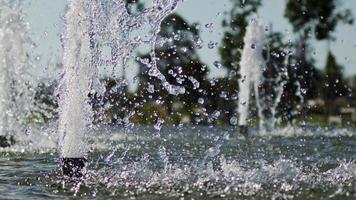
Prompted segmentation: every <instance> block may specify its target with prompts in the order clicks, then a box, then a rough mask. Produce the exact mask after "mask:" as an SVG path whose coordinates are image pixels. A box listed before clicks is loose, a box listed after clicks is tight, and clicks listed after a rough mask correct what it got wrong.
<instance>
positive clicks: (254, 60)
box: [238, 18, 288, 132]
mask: <svg viewBox="0 0 356 200" xmlns="http://www.w3.org/2000/svg"><path fill="white" fill-rule="evenodd" d="M265 31H266V30H265V28H264V27H263V25H262V23H261V21H260V20H259V18H256V19H253V20H252V21H251V22H250V24H249V25H248V27H247V28H246V35H245V38H244V43H245V46H244V49H243V51H242V57H241V62H240V74H241V78H240V80H239V87H240V93H239V104H238V112H239V115H240V118H239V126H240V128H241V132H247V119H248V112H249V103H250V98H251V91H252V90H253V91H254V96H255V101H256V107H257V111H258V117H259V127H260V129H261V130H262V131H270V130H272V129H273V128H274V126H275V124H276V121H277V120H276V108H277V106H278V104H279V103H280V100H281V97H282V94H283V91H284V86H285V84H286V80H287V79H288V73H287V70H286V68H285V67H286V66H287V65H288V55H287V56H286V58H285V63H283V64H282V65H283V66H278V64H277V63H274V62H273V61H272V62H271V63H269V64H267V63H268V62H269V61H270V60H269V58H270V57H269V54H270V52H268V51H267V60H266V59H265V58H264V57H263V51H264V48H263V47H264V46H265V45H266V43H267V38H266V35H265Z"/></svg>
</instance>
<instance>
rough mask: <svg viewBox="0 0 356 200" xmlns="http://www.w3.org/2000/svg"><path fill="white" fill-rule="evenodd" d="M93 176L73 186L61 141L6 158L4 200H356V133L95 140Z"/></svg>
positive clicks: (113, 135) (186, 132) (38, 138)
mask: <svg viewBox="0 0 356 200" xmlns="http://www.w3.org/2000/svg"><path fill="white" fill-rule="evenodd" d="M90 141H91V142H90V143H91V146H92V147H91V148H90V154H89V161H90V162H89V163H88V166H87V168H86V175H85V176H84V177H82V178H78V179H65V178H63V177H62V176H61V173H60V170H59V164H58V163H59V162H58V161H59V159H58V154H57V153H56V152H57V151H56V147H57V145H56V144H57V141H56V139H55V138H54V137H51V134H49V133H46V134H43V135H41V134H37V135H36V134H35V133H32V134H31V135H28V136H24V138H22V139H21V141H20V142H19V143H18V144H16V145H15V146H13V147H11V148H5V149H1V150H0V194H1V195H2V196H1V198H3V199H36V198H43V199H45V198H48V199H66V198H71V197H73V196H76V197H86V198H89V197H90V198H97V199H110V198H112V199H117V198H122V199H132V198H134V199H177V198H183V199H221V198H228V199H355V198H356V163H355V160H356V130H354V129H297V128H285V129H279V130H275V131H273V132H270V133H260V132H258V131H257V130H251V134H250V136H249V137H248V138H244V137H242V136H240V135H238V134H236V131H234V130H233V129H229V128H208V127H194V128H193V127H189V128H187V127H181V128H173V127H172V128H167V127H166V128H163V129H162V130H161V132H157V131H155V130H154V129H152V128H147V127H137V128H134V129H130V130H126V129H125V130H124V129H110V130H98V131H96V133H95V134H91V138H90Z"/></svg>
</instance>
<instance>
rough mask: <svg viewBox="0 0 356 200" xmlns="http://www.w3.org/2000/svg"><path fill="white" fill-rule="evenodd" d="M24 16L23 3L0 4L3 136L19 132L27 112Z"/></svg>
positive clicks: (0, 128) (9, 0) (10, 0)
mask: <svg viewBox="0 0 356 200" xmlns="http://www.w3.org/2000/svg"><path fill="white" fill-rule="evenodd" d="M22 15H23V13H22V10H21V1H18V0H1V1H0V135H6V134H13V133H15V132H16V131H18V130H19V128H20V127H19V126H20V125H21V123H22V122H23V121H24V117H25V113H26V105H25V103H26V102H28V101H27V100H28V99H27V98H26V95H25V93H26V91H27V88H25V79H24V72H25V70H24V68H25V59H26V53H25V50H24V44H25V43H26V40H27V35H26V26H25V23H24V22H23V20H22Z"/></svg>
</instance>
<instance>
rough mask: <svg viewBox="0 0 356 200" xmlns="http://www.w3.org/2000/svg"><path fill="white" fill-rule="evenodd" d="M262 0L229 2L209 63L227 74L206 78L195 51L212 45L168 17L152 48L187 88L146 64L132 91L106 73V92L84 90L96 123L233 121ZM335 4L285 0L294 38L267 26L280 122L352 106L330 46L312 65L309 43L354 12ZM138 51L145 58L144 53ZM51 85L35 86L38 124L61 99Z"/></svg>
mask: <svg viewBox="0 0 356 200" xmlns="http://www.w3.org/2000/svg"><path fill="white" fill-rule="evenodd" d="M265 2H266V1H262V0H246V1H236V0H231V9H230V10H229V11H228V12H226V13H225V17H224V20H223V21H222V25H223V28H224V34H223V37H222V39H221V43H220V45H219V55H220V62H217V63H214V65H218V67H223V68H224V69H225V70H226V76H225V77H222V78H208V74H209V68H210V67H212V66H209V65H208V64H206V63H204V61H202V60H201V59H200V57H199V55H198V53H197V50H198V49H199V48H201V47H202V45H210V44H205V43H202V40H201V38H200V31H199V29H198V28H197V27H198V26H197V25H198V24H195V23H193V24H190V23H188V22H187V20H185V19H184V17H183V16H180V15H179V14H177V13H174V14H172V15H170V16H169V17H167V18H166V19H165V20H164V21H163V23H162V25H161V32H160V33H159V34H160V38H163V39H167V41H166V42H165V43H164V44H162V45H158V46H157V47H156V50H155V53H156V55H157V66H158V69H159V70H160V71H161V72H162V74H163V75H164V76H165V77H166V79H167V81H168V82H169V83H171V84H175V85H180V86H183V87H184V88H185V90H186V91H185V93H184V94H182V95H177V96H175V95H171V94H169V93H168V92H167V91H166V90H165V89H164V88H163V86H162V85H161V82H160V81H159V80H157V79H155V78H154V77H152V76H150V75H149V73H148V70H147V68H145V67H143V66H141V67H140V71H139V73H138V75H137V79H138V81H139V84H138V87H137V90H136V91H134V92H131V91H129V90H128V85H127V84H126V81H124V79H125V77H123V79H113V78H112V77H107V78H103V80H102V81H103V83H104V85H105V87H106V91H105V94H104V95H103V96H101V97H98V96H97V95H95V94H89V95H91V97H92V105H93V108H94V110H95V113H96V117H95V119H96V122H97V123H99V122H100V123H107V124H112V125H117V124H119V125H120V124H130V123H137V124H156V123H163V122H165V123H169V124H174V125H179V124H185V123H190V124H203V125H219V124H221V125H227V124H230V125H236V124H237V119H238V113H237V110H236V109H237V102H238V101H237V99H238V93H239V86H238V80H239V79H240V78H241V77H240V75H239V68H240V66H239V63H240V59H241V50H242V48H243V47H244V43H243V38H244V35H245V31H246V26H247V25H248V23H249V21H250V20H251V18H253V17H254V16H255V15H256V14H257V13H258V11H259V9H260V8H261V6H263V3H265ZM340 5H341V4H340V2H339V1H338V0H329V1H308V0H288V1H286V7H285V11H284V16H285V17H286V18H287V19H288V21H289V22H290V24H291V25H292V27H293V32H294V35H295V39H294V41H287V40H286V39H285V38H284V36H283V34H282V33H280V32H276V31H273V30H272V29H271V27H268V26H266V33H268V35H267V38H268V39H267V43H266V48H265V51H264V57H265V58H266V60H267V61H268V62H267V64H266V65H267V66H265V68H264V71H263V74H264V76H266V77H270V78H273V77H276V75H277V74H279V75H280V74H282V76H281V77H282V79H283V81H284V83H285V84H284V88H283V89H284V92H283V94H282V99H281V103H280V106H278V111H277V115H278V117H280V119H281V120H282V122H283V123H295V121H296V120H297V119H298V118H301V117H305V116H308V115H311V114H315V113H317V114H320V115H335V114H337V113H338V112H339V110H340V106H352V105H350V101H351V100H352V98H353V97H354V96H353V90H352V89H353V88H351V85H349V83H348V81H347V80H346V79H345V77H344V75H343V66H341V65H340V64H339V63H338V62H337V59H336V57H335V55H334V54H333V53H332V51H331V49H330V48H331V47H330V46H329V51H328V56H327V61H326V65H325V66H324V68H322V69H318V68H316V64H315V59H314V57H313V53H312V48H313V46H312V43H311V41H312V40H318V41H326V42H332V41H333V40H335V36H334V33H335V30H336V29H337V26H338V25H340V24H352V23H353V16H352V13H351V11H350V10H349V9H340ZM127 6H128V8H129V11H130V12H138V11H142V10H144V5H143V3H142V2H140V1H133V0H130V1H127ZM137 56H138V57H139V58H141V59H148V60H149V59H150V55H149V54H147V55H137ZM138 64H140V63H139V62H138ZM273 84H275V83H269V84H266V85H261V87H264V88H265V90H268V89H269V88H272V87H274V85H273ZM55 87H56V83H55V82H53V83H52V84H47V83H41V84H39V85H38V87H37V90H36V91H37V92H36V95H35V102H36V104H37V105H40V106H39V107H42V108H41V109H37V110H36V111H34V112H33V114H34V115H33V116H35V117H34V118H37V119H41V120H39V121H45V122H46V121H50V120H51V119H53V118H56V107H57V105H58V104H57V102H56V98H55V97H54V96H53V91H54V90H55ZM340 98H344V99H346V102H345V103H344V104H342V105H335V106H334V104H333V102H335V101H336V100H337V99H340ZM272 99H273V94H272ZM315 99H321V100H323V101H324V102H325V105H329V106H325V107H320V106H318V105H309V104H308V102H309V101H311V100H315ZM251 104H253V102H251ZM43 105H46V106H43ZM355 106H356V105H355ZM254 115H256V112H255V111H254V109H252V111H251V116H252V119H255V118H254V117H253V116H254ZM252 121H253V120H252ZM251 123H253V122H251Z"/></svg>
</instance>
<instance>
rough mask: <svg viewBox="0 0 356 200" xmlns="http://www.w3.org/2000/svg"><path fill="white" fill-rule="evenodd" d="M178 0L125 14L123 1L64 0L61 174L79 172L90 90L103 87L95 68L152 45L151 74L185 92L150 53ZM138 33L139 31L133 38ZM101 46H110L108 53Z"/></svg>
mask: <svg viewBox="0 0 356 200" xmlns="http://www.w3.org/2000/svg"><path fill="white" fill-rule="evenodd" d="M178 1H179V0H154V1H153V4H152V7H150V8H149V9H146V10H145V11H143V12H141V13H139V14H129V13H128V11H127V9H126V6H125V3H124V1H123V0H118V1H101V2H99V1H97V0H90V1H87V0H68V4H69V8H68V11H67V14H66V16H65V19H66V31H65V35H64V54H63V65H64V68H65V73H64V77H63V78H62V83H61V87H60V88H61V96H60V118H59V127H58V128H59V132H60V134H61V135H62V136H63V140H62V145H61V146H62V148H61V156H62V169H63V172H64V174H65V175H69V176H80V175H81V174H82V173H81V170H82V168H83V167H84V164H85V160H86V156H87V148H86V147H87V144H86V139H87V138H86V134H87V133H88V132H91V126H92V118H93V113H92V110H91V105H90V102H89V101H90V99H89V97H88V95H89V93H90V92H91V91H94V92H99V93H100V92H102V91H100V90H101V89H100V88H101V87H100V84H98V83H99V81H98V78H97V75H98V74H97V72H98V68H100V67H101V66H112V68H114V69H115V68H116V66H118V65H119V64H121V65H125V63H126V60H127V59H128V58H129V57H130V56H132V54H133V52H134V50H135V49H136V48H137V47H139V46H140V45H141V44H150V46H151V48H152V49H151V50H152V54H151V55H152V59H151V62H148V63H147V67H148V68H149V71H150V73H149V74H150V75H152V76H155V77H157V78H158V79H159V80H161V81H162V84H163V85H164V87H165V88H166V89H167V90H168V91H169V92H171V93H174V94H178V93H179V92H182V91H184V88H181V87H178V86H173V85H171V84H169V83H168V82H167V81H166V79H165V77H164V76H163V75H162V73H160V71H159V70H158V69H157V65H156V58H155V55H154V49H155V44H156V38H157V35H158V32H159V31H160V24H161V22H162V20H163V19H164V18H165V17H166V16H167V15H169V14H171V13H172V12H173V11H174V9H175V8H176V6H177V2H178ZM137 32H141V33H140V34H139V35H136V37H135V34H137ZM104 49H110V53H109V54H110V56H107V55H106V54H107V53H105V52H106V51H105V50H104ZM108 57H109V58H108ZM113 71H115V70H113ZM98 86H99V87H98Z"/></svg>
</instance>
